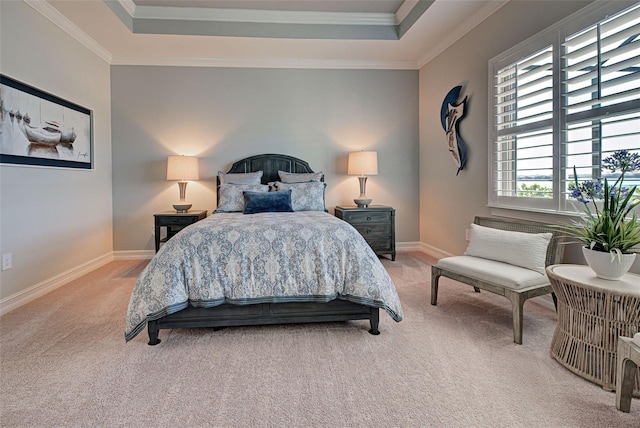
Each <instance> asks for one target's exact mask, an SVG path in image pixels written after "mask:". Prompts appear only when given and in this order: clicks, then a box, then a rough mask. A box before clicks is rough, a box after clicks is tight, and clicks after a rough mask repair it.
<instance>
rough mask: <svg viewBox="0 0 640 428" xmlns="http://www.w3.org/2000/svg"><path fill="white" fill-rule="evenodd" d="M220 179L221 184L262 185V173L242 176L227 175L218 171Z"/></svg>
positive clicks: (241, 174) (247, 173) (249, 173)
mask: <svg viewBox="0 0 640 428" xmlns="http://www.w3.org/2000/svg"><path fill="white" fill-rule="evenodd" d="M218 178H220V184H260V180H261V179H262V171H256V172H246V173H240V174H225V173H224V172H222V171H218Z"/></svg>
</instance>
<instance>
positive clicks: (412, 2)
mask: <svg viewBox="0 0 640 428" xmlns="http://www.w3.org/2000/svg"><path fill="white" fill-rule="evenodd" d="M419 1H420V0H404V2H402V4H401V5H400V7H399V8H398V10H397V11H396V24H399V23H401V22H402V21H404V19H405V18H406V17H407V16H408V15H409V13H410V12H411V11H412V10H413V8H414V7H416V6H417V5H418V2H419Z"/></svg>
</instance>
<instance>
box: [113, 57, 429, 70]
mask: <svg viewBox="0 0 640 428" xmlns="http://www.w3.org/2000/svg"><path fill="white" fill-rule="evenodd" d="M111 64H112V65H152V66H175V67H227V68H311V69H366V70H369V69H372V70H417V69H418V64H417V63H416V62H415V61H358V60H321V59H288V58H285V59H257V58H165V57H156V58H150V57H114V58H113V59H112V61H111Z"/></svg>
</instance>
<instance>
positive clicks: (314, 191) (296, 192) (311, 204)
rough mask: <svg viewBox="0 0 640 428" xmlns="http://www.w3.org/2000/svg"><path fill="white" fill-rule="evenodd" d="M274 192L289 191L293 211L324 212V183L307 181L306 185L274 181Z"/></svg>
mask: <svg viewBox="0 0 640 428" xmlns="http://www.w3.org/2000/svg"><path fill="white" fill-rule="evenodd" d="M275 185H276V190H278V191H280V190H288V189H291V206H292V208H293V210H294V211H325V207H324V189H325V187H326V186H327V184H326V183H323V182H320V181H308V182H306V183H281V182H279V181H276V183H275Z"/></svg>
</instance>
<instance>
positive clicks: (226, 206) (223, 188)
mask: <svg viewBox="0 0 640 428" xmlns="http://www.w3.org/2000/svg"><path fill="white" fill-rule="evenodd" d="M244 191H249V192H268V191H269V186H267V185H266V184H222V185H220V188H219V189H218V193H219V197H218V208H217V209H216V210H215V212H217V213H232V212H238V211H244V194H243V193H242V192H244Z"/></svg>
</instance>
